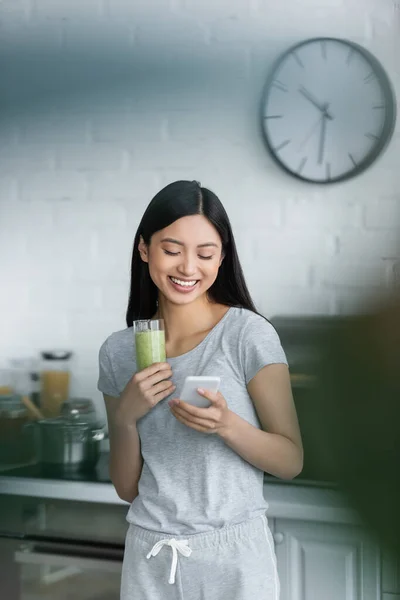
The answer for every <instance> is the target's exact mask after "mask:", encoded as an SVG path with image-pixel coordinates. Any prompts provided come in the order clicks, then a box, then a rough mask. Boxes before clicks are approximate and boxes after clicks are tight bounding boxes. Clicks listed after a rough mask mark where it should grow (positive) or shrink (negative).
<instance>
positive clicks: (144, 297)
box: [126, 181, 258, 327]
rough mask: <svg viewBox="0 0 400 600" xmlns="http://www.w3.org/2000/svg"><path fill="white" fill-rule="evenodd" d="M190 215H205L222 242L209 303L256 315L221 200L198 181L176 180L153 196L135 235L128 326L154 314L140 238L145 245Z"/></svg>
mask: <svg viewBox="0 0 400 600" xmlns="http://www.w3.org/2000/svg"><path fill="white" fill-rule="evenodd" d="M191 215H204V216H205V217H206V218H207V219H208V220H209V221H210V223H211V224H212V225H214V227H215V229H216V230H217V231H218V233H219V235H220V238H221V241H222V251H223V256H224V259H223V261H222V264H221V266H220V268H219V271H218V276H217V278H216V280H215V282H214V283H213V285H212V286H211V287H210V289H209V290H208V292H207V293H208V297H209V298H210V300H211V301H214V302H217V303H219V304H224V305H226V306H236V307H240V308H246V309H248V310H251V311H252V312H255V313H256V314H258V312H257V310H256V308H255V306H254V304H253V301H252V299H251V296H250V293H249V290H248V289H247V285H246V282H245V279H244V275H243V271H242V267H241V265H240V261H239V257H238V254H237V250H236V244H235V240H234V237H233V233H232V227H231V224H230V221H229V218H228V215H227V214H226V211H225V209H224V207H223V205H222V203H221V201H220V200H219V198H218V197H217V196H216V195H215V194H214V193H213V192H211V191H210V190H208V189H207V188H204V187H200V184H199V183H198V182H197V181H175V182H174V183H170V184H169V185H167V186H166V187H165V188H163V189H162V190H161V191H160V192H158V194H156V195H155V196H154V198H153V199H152V201H151V202H150V204H149V205H148V207H147V209H146V211H145V213H144V215H143V217H142V220H141V221H140V225H139V227H138V230H137V232H136V235H135V241H134V243H133V251H132V264H131V286H130V292H129V303H128V309H127V311H126V324H127V326H128V327H131V326H132V323H133V321H135V320H137V319H151V318H152V317H153V316H154V315H155V313H156V311H157V299H158V289H157V287H156V285H155V284H154V283H153V281H152V279H151V277H150V274H149V268H148V265H147V263H145V262H144V261H142V259H141V257H140V254H139V249H138V246H139V241H140V236H142V237H143V240H144V242H145V243H146V244H147V245H148V244H150V240H151V236H152V235H153V234H154V233H156V232H157V231H160V230H161V229H164V228H165V227H168V226H169V225H171V224H172V223H174V222H175V221H177V220H178V219H181V218H182V217H187V216H191Z"/></svg>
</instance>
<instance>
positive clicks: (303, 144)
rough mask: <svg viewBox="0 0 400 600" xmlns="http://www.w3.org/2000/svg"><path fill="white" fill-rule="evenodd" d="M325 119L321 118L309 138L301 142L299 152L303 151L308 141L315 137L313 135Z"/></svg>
mask: <svg viewBox="0 0 400 600" xmlns="http://www.w3.org/2000/svg"><path fill="white" fill-rule="evenodd" d="M323 118H324V117H323V116H322V117H319V119H318V121H317V122H316V123H314V125H313V127H312V129H311V130H310V132H309V134H308V135H307V137H305V138H304V140H303V141H302V142H301V144H300V145H299V152H300V150H302V149H303V147H304V146H305V145H306V144H307V142H308V140H309V139H310V138H311V137H312V136H313V134H314V133H315V132H316V131H317V129H318V127H319V126H320V124H321V121H322V119H323Z"/></svg>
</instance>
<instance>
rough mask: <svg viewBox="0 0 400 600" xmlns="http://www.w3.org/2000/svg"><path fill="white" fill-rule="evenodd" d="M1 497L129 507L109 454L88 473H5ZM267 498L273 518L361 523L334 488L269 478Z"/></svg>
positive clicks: (36, 468)
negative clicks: (115, 480) (112, 473)
mask: <svg viewBox="0 0 400 600" xmlns="http://www.w3.org/2000/svg"><path fill="white" fill-rule="evenodd" d="M0 494H9V495H15V496H30V497H37V498H52V499H59V500H70V501H81V502H93V503H100V504H117V505H118V504H119V505H124V504H125V505H126V506H128V505H127V503H126V502H124V501H123V500H121V499H120V498H119V497H118V495H117V493H116V491H115V489H114V487H113V485H112V483H111V481H110V478H109V474H108V453H103V454H102V455H101V457H100V459H99V462H98V464H97V467H96V469H94V470H92V471H91V472H87V473H78V472H70V473H68V472H64V473H60V472H58V473H57V472H54V470H53V471H52V470H49V469H44V468H43V467H41V466H40V465H38V464H32V465H27V466H23V467H18V468H14V469H9V470H7V471H3V472H2V473H0ZM264 495H265V498H266V500H267V502H268V504H269V509H268V513H267V514H268V516H270V517H274V518H290V519H301V520H306V521H307V520H310V521H321V522H325V521H328V522H335V523H357V522H358V521H357V516H356V514H355V513H354V512H353V511H352V510H351V509H350V508H349V506H348V504H347V502H346V500H345V498H344V497H343V495H342V494H341V493H340V491H339V490H338V489H337V488H335V486H334V484H329V483H319V482H316V481H307V480H302V479H300V478H297V479H295V480H293V481H281V480H279V479H276V478H275V477H272V476H268V475H266V476H265V478H264Z"/></svg>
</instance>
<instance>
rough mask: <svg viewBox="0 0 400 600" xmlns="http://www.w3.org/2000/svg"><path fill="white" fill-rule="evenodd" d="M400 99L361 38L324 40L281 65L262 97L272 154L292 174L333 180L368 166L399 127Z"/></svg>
mask: <svg viewBox="0 0 400 600" xmlns="http://www.w3.org/2000/svg"><path fill="white" fill-rule="evenodd" d="M395 120H396V102H395V97H394V93H393V91H392V87H391V85H390V81H389V79H388V77H387V75H386V73H385V71H384V70H383V68H382V66H381V65H380V63H379V62H378V61H377V60H376V59H375V58H374V57H373V56H372V55H371V54H370V53H369V52H367V51H366V50H364V49H363V48H362V47H361V46H358V45H357V44H353V43H351V42H346V41H344V40H338V39H333V38H317V39H312V40H309V41H306V42H303V43H301V44H298V45H296V46H294V47H293V48H291V49H290V50H289V51H288V52H286V53H285V54H284V55H283V57H281V58H280V60H279V61H278V63H277V64H276V65H275V68H274V69H273V72H272V74H271V76H270V78H269V81H268V83H267V87H266V93H265V95H264V98H263V103H262V127H263V133H264V136H265V139H266V142H267V145H268V147H269V149H270V151H271V153H272V155H273V157H274V158H275V159H276V160H277V161H278V162H279V163H280V165H281V166H282V167H284V168H285V169H286V170H287V171H289V172H290V173H291V174H293V175H295V176H297V177H300V178H301V179H305V180H308V181H312V182H317V183H332V182H334V181H339V180H342V179H347V178H348V177H352V176H353V175H356V174H358V173H360V172H361V171H363V170H364V169H366V168H367V167H368V166H369V165H370V164H371V163H372V162H373V161H374V160H375V159H376V158H377V157H378V155H379V154H380V153H381V152H382V150H383V149H384V147H385V146H386V144H387V143H388V141H389V140H390V138H391V135H392V133H393V129H394V124H395Z"/></svg>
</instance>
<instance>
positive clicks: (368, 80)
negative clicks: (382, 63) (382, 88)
mask: <svg viewBox="0 0 400 600" xmlns="http://www.w3.org/2000/svg"><path fill="white" fill-rule="evenodd" d="M373 79H375V73H374V72H373V71H371V73H368V75H367V76H366V77H364V83H370V82H371V81H372V80H373Z"/></svg>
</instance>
